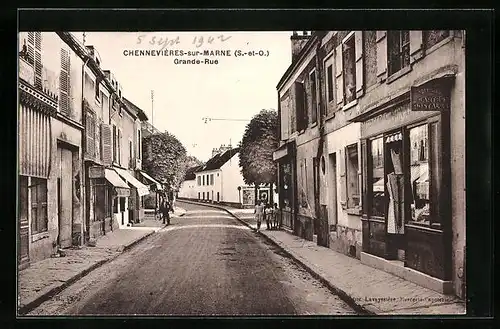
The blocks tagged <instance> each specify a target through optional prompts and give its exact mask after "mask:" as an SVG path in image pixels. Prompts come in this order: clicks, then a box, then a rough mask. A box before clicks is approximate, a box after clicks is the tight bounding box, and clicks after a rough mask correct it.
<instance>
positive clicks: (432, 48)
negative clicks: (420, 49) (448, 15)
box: [424, 31, 454, 56]
mask: <svg viewBox="0 0 500 329" xmlns="http://www.w3.org/2000/svg"><path fill="white" fill-rule="evenodd" d="M453 38H454V36H453V33H451V31H450V35H449V36H447V37H446V38H444V39H443V40H441V41H439V42H438V43H436V44H435V45H433V46H432V47H429V48H427V49H425V50H424V51H425V55H426V56H427V55H429V54H430V53H432V52H433V51H435V50H437V49H438V48H441V47H442V46H444V45H445V44H447V43H448V42H450V41H451V40H453Z"/></svg>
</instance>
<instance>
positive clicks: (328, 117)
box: [325, 112, 335, 121]
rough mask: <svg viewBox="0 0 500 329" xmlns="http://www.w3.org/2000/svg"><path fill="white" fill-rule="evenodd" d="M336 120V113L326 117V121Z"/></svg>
mask: <svg viewBox="0 0 500 329" xmlns="http://www.w3.org/2000/svg"><path fill="white" fill-rule="evenodd" d="M333 118H335V112H334V113H331V114H329V115H327V116H326V117H325V121H330V120H331V119H333Z"/></svg>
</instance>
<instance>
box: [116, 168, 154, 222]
mask: <svg viewBox="0 0 500 329" xmlns="http://www.w3.org/2000/svg"><path fill="white" fill-rule="evenodd" d="M113 169H114V170H115V171H116V173H117V174H118V175H119V176H120V177H121V178H122V179H123V180H124V181H125V182H127V183H128V184H129V186H130V187H132V188H133V190H132V191H131V192H130V197H129V200H124V201H123V202H122V203H120V209H126V210H124V211H125V212H126V213H127V221H125V223H127V224H128V223H140V222H141V221H143V220H144V206H143V201H142V200H143V197H144V196H145V195H148V194H149V188H148V187H147V186H146V185H144V184H142V183H141V182H140V181H139V180H137V179H136V178H135V177H134V176H133V175H132V174H131V173H130V172H128V171H127V170H125V169H122V168H117V167H114V168H113ZM126 201H128V203H127V202H126Z"/></svg>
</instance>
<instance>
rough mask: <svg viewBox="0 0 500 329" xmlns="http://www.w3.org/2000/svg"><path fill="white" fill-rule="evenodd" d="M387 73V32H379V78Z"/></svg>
mask: <svg viewBox="0 0 500 329" xmlns="http://www.w3.org/2000/svg"><path fill="white" fill-rule="evenodd" d="M386 73H387V31H377V77H379V78H382V79H385V74H386Z"/></svg>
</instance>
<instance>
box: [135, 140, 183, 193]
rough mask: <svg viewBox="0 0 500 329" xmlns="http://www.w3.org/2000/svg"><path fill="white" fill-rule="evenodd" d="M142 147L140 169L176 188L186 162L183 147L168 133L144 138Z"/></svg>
mask: <svg viewBox="0 0 500 329" xmlns="http://www.w3.org/2000/svg"><path fill="white" fill-rule="evenodd" d="M143 145H144V147H143V162H142V169H143V170H144V171H146V172H147V173H148V174H150V175H151V176H152V177H154V178H155V179H157V180H159V181H161V182H162V183H164V184H166V185H167V186H173V187H175V188H178V187H179V186H180V184H181V182H182V180H183V178H184V174H185V167H186V161H187V157H186V148H185V147H184V145H182V143H181V142H180V141H179V140H178V139H177V137H175V136H174V135H172V134H170V133H168V132H165V133H158V134H152V135H149V136H147V137H145V138H144V139H143Z"/></svg>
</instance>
